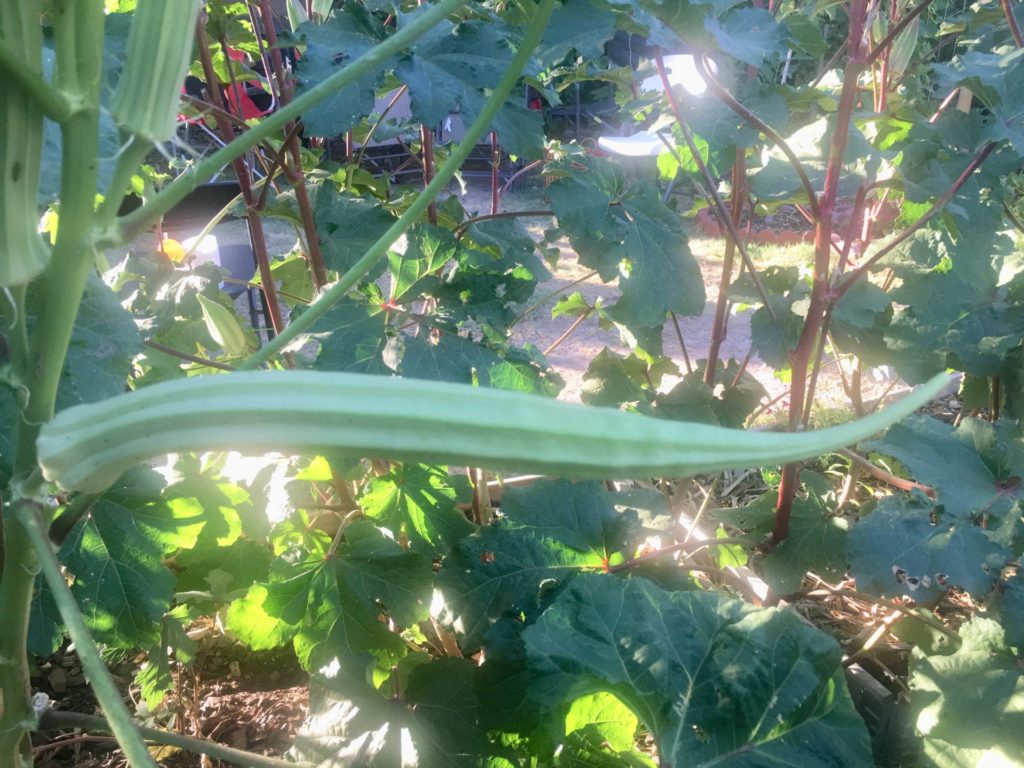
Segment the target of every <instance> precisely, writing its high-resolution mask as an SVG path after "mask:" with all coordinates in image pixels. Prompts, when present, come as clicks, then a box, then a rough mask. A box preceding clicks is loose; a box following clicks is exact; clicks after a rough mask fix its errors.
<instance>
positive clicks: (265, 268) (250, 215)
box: [196, 14, 284, 334]
mask: <svg viewBox="0 0 1024 768" xmlns="http://www.w3.org/2000/svg"><path fill="white" fill-rule="evenodd" d="M196 42H197V44H198V49H199V60H200V61H201V62H202V66H203V76H204V77H205V78H206V84H207V88H208V89H209V92H210V99H211V100H212V101H213V103H214V104H215V105H216V106H217V108H218V109H222V110H224V111H229V110H228V109H227V106H226V103H225V101H224V94H223V93H222V92H221V88H220V81H219V80H218V79H217V73H216V71H215V70H214V68H213V59H212V58H211V57H210V41H209V39H208V38H207V36H206V15H205V14H200V16H199V19H198V21H197V22H196ZM222 45H223V44H222ZM224 56H225V57H227V46H224ZM228 71H229V72H230V71H231V67H230V65H229V66H228ZM217 128H218V130H219V131H220V133H221V138H222V139H223V141H224V143H225V144H230V143H231V142H232V141H233V140H234V138H235V130H234V128H232V126H231V124H230V123H229V122H228V121H227V120H218V121H217ZM232 167H233V168H234V171H235V176H236V177H237V178H238V185H239V187H240V188H241V190H242V197H243V198H244V199H245V207H246V218H247V219H248V222H249V237H250V239H251V240H252V248H253V252H254V253H255V254H256V263H257V264H258V265H259V271H260V288H261V289H262V291H263V303H264V305H265V306H266V309H267V315H268V316H269V317H270V325H271V328H272V329H273V331H274V333H275V334H278V333H280V332H281V331H282V330H283V329H284V318H283V317H282V316H281V307H280V305H279V304H278V301H277V289H276V287H275V286H274V276H273V274H272V273H271V271H270V257H269V256H268V254H267V240H266V236H265V235H264V232H263V221H262V219H260V215H259V213H258V212H257V210H256V207H255V205H256V195H255V193H254V192H253V188H252V175H251V174H250V173H249V166H247V165H246V164H245V160H244V159H243V158H241V157H239V158H237V159H235V160H234V161H233V162H232ZM268 183H269V182H268Z"/></svg>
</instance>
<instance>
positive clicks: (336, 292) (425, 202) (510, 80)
mask: <svg viewBox="0 0 1024 768" xmlns="http://www.w3.org/2000/svg"><path fill="white" fill-rule="evenodd" d="M553 9H554V0H541V3H540V5H539V6H538V8H537V11H536V13H535V15H534V17H533V18H532V19H531V20H530V26H529V27H528V28H527V30H526V34H525V35H523V41H522V44H521V45H520V46H519V50H518V51H516V55H515V57H514V58H513V59H512V63H511V64H510V65H509V68H508V69H507V70H506V71H505V74H504V75H503V76H502V78H501V81H500V82H499V83H498V85H497V86H496V87H495V89H494V91H493V92H492V93H491V96H490V98H489V99H488V100H487V103H486V104H485V105H484V107H483V109H482V110H480V114H479V115H477V117H476V120H474V121H473V124H472V125H470V126H469V128H468V129H467V130H466V135H465V137H464V138H463V139H462V141H461V142H460V143H459V146H458V147H456V148H455V150H454V151H453V152H452V153H451V155H449V156H448V159H447V160H445V162H444V165H442V166H441V168H439V169H438V171H437V174H436V175H435V176H434V178H433V179H432V180H431V182H430V184H428V185H427V187H426V189H424V190H423V192H421V193H420V194H419V195H418V196H417V198H416V199H415V200H414V201H413V202H412V205H410V206H409V208H408V209H406V211H405V213H403V214H402V216H401V217H400V218H399V219H398V221H396V222H395V223H394V224H392V225H391V227H389V228H388V230H387V232H385V233H384V234H383V235H381V236H380V238H379V239H378V240H377V242H375V243H374V244H373V245H372V246H370V249H369V250H368V251H367V252H366V253H365V254H364V255H363V256H362V257H361V258H360V259H359V261H357V262H356V263H355V264H353V265H352V266H351V267H350V268H349V270H348V271H347V272H346V273H345V274H344V276H342V278H341V279H340V280H339V281H338V282H337V283H335V284H334V285H332V286H331V287H330V288H329V289H327V290H326V291H325V292H324V293H323V294H322V295H321V296H320V298H319V299H317V300H316V301H315V302H313V303H312V304H310V305H309V307H308V309H307V310H306V311H305V312H303V313H302V314H301V315H299V317H297V318H295V320H293V321H292V323H291V324H290V325H289V326H288V327H287V328H286V329H285V330H284V331H283V332H282V333H281V334H279V335H278V336H276V337H275V338H274V339H273V340H272V341H270V343H268V344H267V345H266V346H264V347H263V348H262V349H260V350H259V351H258V352H256V353H255V354H254V355H252V356H251V357H250V358H248V359H247V360H245V361H244V362H243V363H242V364H241V365H239V366H238V367H239V369H241V370H251V369H253V368H256V367H258V366H260V365H262V364H263V363H265V362H267V361H268V360H270V359H271V358H272V357H273V356H274V355H276V354H278V353H279V352H280V351H281V350H283V349H284V348H285V346H287V345H288V344H289V343H291V342H292V340H294V339H295V337H296V336H298V335H299V334H300V333H302V332H303V331H305V330H307V329H308V328H310V327H311V326H312V325H313V324H314V323H315V322H316V321H317V320H319V319H320V318H321V317H323V316H324V314H326V312H327V311H328V310H329V309H330V308H331V307H332V306H333V305H334V304H336V303H337V302H338V301H339V300H340V299H341V298H342V297H344V296H345V294H346V293H348V292H349V291H350V290H351V289H352V288H353V287H354V286H355V284H356V283H358V282H359V280H361V279H362V278H363V277H364V276H365V275H366V274H367V273H368V272H369V271H370V270H371V269H372V268H373V266H374V265H375V264H376V263H377V262H378V261H380V260H381V259H382V258H384V256H385V255H386V254H387V252H388V248H390V247H391V245H392V244H393V243H394V242H395V241H396V240H397V239H398V238H399V237H401V235H402V234H404V233H405V231H406V230H407V229H408V228H409V227H411V226H412V225H413V224H414V223H415V222H416V221H417V220H418V219H419V218H420V217H421V216H422V215H423V213H424V212H425V211H426V210H427V209H428V208H429V206H430V204H431V202H433V200H434V198H435V197H437V195H438V193H439V192H440V191H441V190H442V189H444V188H445V187H446V186H447V185H448V182H449V181H450V180H451V178H452V177H453V176H454V175H455V173H456V172H457V171H458V170H459V168H460V167H461V166H462V163H463V162H465V160H466V158H467V157H469V153H470V152H472V151H473V148H474V147H475V146H476V142H477V139H479V138H480V137H481V136H482V135H483V134H484V133H485V132H486V131H487V130H488V129H489V128H490V126H491V123H492V122H493V120H494V118H495V116H496V115H497V114H498V111H499V110H500V109H501V107H502V106H503V105H504V104H505V99H507V98H508V95H509V94H510V93H511V92H512V88H513V87H515V84H516V82H518V80H519V76H520V73H521V72H522V71H523V68H524V67H525V66H526V62H527V61H529V59H530V56H531V55H532V54H533V49H534V48H536V46H537V43H538V42H539V41H540V36H541V34H542V33H543V31H544V27H545V25H546V24H547V20H548V17H549V16H550V15H551V12H552V10H553ZM296 101H297V100H296ZM293 103H295V102H293Z"/></svg>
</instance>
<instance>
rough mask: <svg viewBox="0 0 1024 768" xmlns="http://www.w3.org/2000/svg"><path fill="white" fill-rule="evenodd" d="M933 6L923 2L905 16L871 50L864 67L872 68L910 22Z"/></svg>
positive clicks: (929, 1) (928, 1)
mask: <svg viewBox="0 0 1024 768" xmlns="http://www.w3.org/2000/svg"><path fill="white" fill-rule="evenodd" d="M931 4H932V0H922V2H920V3H918V4H917V5H915V6H914V7H913V8H912V9H911V10H910V12H909V13H908V14H907V15H906V16H904V17H903V18H902V19H900V20H899V21H898V22H897V23H896V26H894V27H893V28H892V29H890V30H889V34H887V35H886V36H885V37H883V38H882V40H881V42H880V43H878V45H876V46H875V47H874V48H872V49H871V52H870V53H869V54H868V55H867V58H866V59H865V60H864V66H866V67H870V66H871V65H872V64H874V63H875V61H876V60H877V59H878V57H879V56H881V55H882V53H884V52H885V51H887V50H889V48H890V47H891V46H892V43H893V41H894V40H895V39H896V38H897V37H899V34H900V32H902V31H903V30H904V29H906V28H907V25H908V24H910V22H912V21H913V20H914V19H916V18H917V17H918V16H920V15H921V12H922V11H924V9H925V8H927V7H928V6H929V5H931ZM851 14H852V8H851ZM862 29H863V27H862Z"/></svg>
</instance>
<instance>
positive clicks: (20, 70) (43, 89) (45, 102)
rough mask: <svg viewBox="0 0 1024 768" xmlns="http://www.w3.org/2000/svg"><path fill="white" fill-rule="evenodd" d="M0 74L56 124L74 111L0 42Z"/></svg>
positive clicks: (59, 94) (66, 101)
mask: <svg viewBox="0 0 1024 768" xmlns="http://www.w3.org/2000/svg"><path fill="white" fill-rule="evenodd" d="M0 72H5V73H6V74H7V75H8V77H10V82H12V83H13V84H14V86H15V87H17V88H20V89H21V90H22V91H24V92H25V93H27V94H28V95H29V96H31V97H32V98H33V99H34V100H35V102H36V104H38V105H39V108H40V109H41V110H43V114H44V115H46V116H47V117H48V118H50V119H51V120H53V121H54V122H57V123H63V122H64V121H65V120H67V119H68V118H69V117H71V115H72V114H74V109H73V108H72V106H71V102H70V101H69V100H68V99H67V98H66V97H65V96H64V94H63V93H61V92H60V91H58V90H57V89H56V88H54V87H53V86H52V85H50V84H49V83H48V82H46V80H44V79H43V76H42V75H41V74H39V73H38V72H36V71H35V70H34V69H33V68H32V66H31V64H30V63H29V62H27V61H25V60H23V59H22V58H21V57H19V56H17V55H15V53H14V51H12V50H11V49H10V48H8V47H7V46H6V45H4V44H3V42H2V41H0Z"/></svg>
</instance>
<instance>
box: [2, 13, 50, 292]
mask: <svg viewBox="0 0 1024 768" xmlns="http://www.w3.org/2000/svg"><path fill="white" fill-rule="evenodd" d="M0 42H2V43H3V45H4V46H6V47H7V48H8V49H9V50H10V52H11V53H12V54H13V55H15V56H17V57H18V58H19V59H20V60H21V61H22V62H24V63H25V64H27V65H28V66H30V67H32V68H33V69H35V70H36V71H37V72H41V71H42V47H43V45H42V32H41V30H40V26H39V3H38V2H32V1H31V0H27V1H25V2H0ZM42 150H43V113H42V111H41V110H40V108H39V106H38V105H37V104H36V102H35V100H34V99H33V98H32V97H31V96H30V95H29V94H28V93H26V92H25V91H24V90H22V89H21V88H19V87H17V86H15V85H13V84H11V83H5V84H2V85H0V173H2V174H3V176H2V177H0V287H6V286H11V285H21V284H23V283H27V282H28V281H29V280H31V279H32V278H33V277H35V276H36V275H38V274H39V273H40V272H42V271H43V268H44V267H45V266H46V262H47V259H48V258H49V248H48V247H47V246H46V244H45V243H44V242H43V239H42V237H41V236H40V234H39V200H38V194H39V168H40V164H41V161H42Z"/></svg>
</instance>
